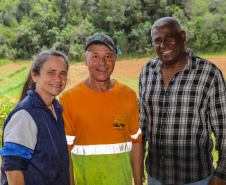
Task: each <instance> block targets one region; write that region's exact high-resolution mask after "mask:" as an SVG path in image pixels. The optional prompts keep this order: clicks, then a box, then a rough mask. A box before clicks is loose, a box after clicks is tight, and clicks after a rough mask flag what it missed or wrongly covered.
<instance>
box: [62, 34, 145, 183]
mask: <svg viewBox="0 0 226 185" xmlns="http://www.w3.org/2000/svg"><path fill="white" fill-rule="evenodd" d="M116 59H117V48H116V46H115V44H114V42H113V40H112V39H111V37H109V36H108V35H105V34H102V33H98V34H96V35H93V36H91V37H90V38H88V39H87V41H86V47H85V54H84V61H85V65H86V66H87V67H88V70H89V76H88V78H86V79H84V80H83V81H82V82H80V83H79V84H77V85H75V86H74V87H72V88H71V89H69V90H67V91H65V92H64V93H63V94H62V96H61V97H60V103H61V104H62V105H63V107H64V111H63V117H64V121H65V131H66V135H67V140H68V145H69V152H70V153H71V158H72V160H71V169H70V174H71V184H79V185H83V184H87V185H90V184H92V185H95V184H96V185H105V184H106V185H111V184H116V185H131V184H132V176H133V177H134V182H135V184H136V185H140V184H142V175H141V172H142V170H141V168H142V155H143V154H142V144H141V142H142V133H141V130H140V123H139V121H138V115H139V108H138V103H137V95H136V93H135V92H134V91H133V90H132V89H131V88H130V87H128V86H126V85H124V84H122V83H120V82H118V81H117V80H114V79H111V78H110V75H111V74H112V72H113V70H114V66H115V61H116ZM73 181H74V182H73Z"/></svg>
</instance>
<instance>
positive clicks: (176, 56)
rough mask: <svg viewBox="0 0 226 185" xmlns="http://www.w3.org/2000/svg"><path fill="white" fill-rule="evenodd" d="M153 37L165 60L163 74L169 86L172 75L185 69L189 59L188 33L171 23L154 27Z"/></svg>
mask: <svg viewBox="0 0 226 185" xmlns="http://www.w3.org/2000/svg"><path fill="white" fill-rule="evenodd" d="M152 39H153V41H154V44H155V51H156V53H157V54H158V56H159V57H160V59H161V60H162V62H163V64H162V75H163V81H164V85H165V87H167V86H168V83H169V81H170V79H171V78H172V76H173V75H174V74H175V73H177V72H178V71H180V70H181V69H183V68H184V66H185V65H186V63H187V61H188V54H187V53H186V52H185V48H184V42H185V41H186V33H185V31H181V32H179V31H177V30H176V29H175V28H174V27H173V26H171V25H163V26H161V27H156V28H154V30H153V32H152Z"/></svg>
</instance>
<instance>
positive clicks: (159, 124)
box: [139, 49, 226, 185]
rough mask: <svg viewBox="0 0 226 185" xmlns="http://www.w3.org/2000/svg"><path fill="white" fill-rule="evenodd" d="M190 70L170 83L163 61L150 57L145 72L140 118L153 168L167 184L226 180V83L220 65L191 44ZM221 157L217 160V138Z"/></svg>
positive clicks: (148, 167) (148, 160)
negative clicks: (198, 53) (196, 52)
mask: <svg viewBox="0 0 226 185" xmlns="http://www.w3.org/2000/svg"><path fill="white" fill-rule="evenodd" d="M186 51H187V52H188V53H189V59H188V62H187V64H186V66H185V67H184V69H182V70H180V71H178V72H177V73H176V74H175V75H174V76H173V77H172V78H171V79H170V81H169V84H168V86H167V87H166V88H165V86H164V82H163V78H162V73H161V64H162V61H161V60H160V59H159V58H157V59H154V60H151V61H149V62H148V63H147V64H146V65H145V66H144V67H143V69H142V71H141V74H140V82H139V83H140V84H139V85H140V87H139V88H140V89H139V90H140V92H139V106H140V123H141V128H142V131H143V143H144V148H145V145H146V141H148V156H147V158H146V170H147V173H148V174H149V175H150V176H151V177H152V178H154V179H156V180H159V181H160V182H162V184H164V185H166V184H167V185H168V184H170V185H181V184H187V183H191V182H197V181H199V180H202V179H204V178H206V177H207V176H209V175H212V174H213V175H214V176H216V177H218V178H220V179H222V180H224V181H226V86H225V80H224V77H223V75H222V73H221V71H220V70H219V68H217V66H216V65H215V64H213V63H211V62H210V61H207V60H205V59H202V58H199V57H197V56H195V55H194V54H193V53H192V52H191V51H190V50H189V49H186ZM212 132H213V133H214V135H215V137H216V149H217V150H218V152H219V153H218V155H219V162H218V165H217V168H216V169H215V168H214V166H213V165H212V164H213V157H212V153H211V152H212V149H213V140H212V137H211V133H212Z"/></svg>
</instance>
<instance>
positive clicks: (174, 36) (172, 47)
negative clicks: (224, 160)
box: [143, 24, 226, 185]
mask: <svg viewBox="0 0 226 185" xmlns="http://www.w3.org/2000/svg"><path fill="white" fill-rule="evenodd" d="M152 40H153V42H154V45H155V51H156V53H157V54H158V56H159V58H160V59H161V60H162V62H163V64H162V76H163V81H164V85H165V87H167V86H168V84H169V81H170V79H171V78H172V77H173V76H174V75H175V73H177V72H178V71H180V70H181V69H183V68H184V67H185V65H186V63H187V61H188V54H187V53H186V52H185V46H184V43H185V41H186V32H185V31H177V30H176V29H175V28H174V27H173V26H171V25H167V24H166V25H163V26H160V27H156V28H154V29H153V31H152ZM143 180H145V179H144V178H143ZM208 185H226V182H224V181H222V180H221V179H219V178H217V177H214V176H213V177H211V179H210V181H209V183H208Z"/></svg>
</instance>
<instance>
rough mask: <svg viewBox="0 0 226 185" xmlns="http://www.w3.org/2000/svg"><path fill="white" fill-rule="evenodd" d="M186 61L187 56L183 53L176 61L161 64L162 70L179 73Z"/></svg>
mask: <svg viewBox="0 0 226 185" xmlns="http://www.w3.org/2000/svg"><path fill="white" fill-rule="evenodd" d="M187 61H188V54H187V53H184V54H183V55H182V56H181V57H180V58H179V59H178V60H177V61H174V62H170V63H164V62H163V64H162V70H171V71H180V70H181V69H183V68H184V67H185V65H186V64H187Z"/></svg>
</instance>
